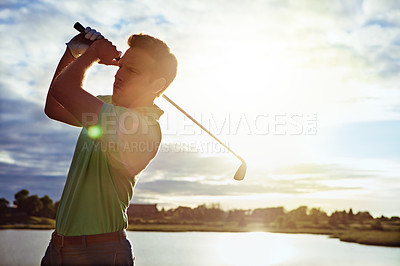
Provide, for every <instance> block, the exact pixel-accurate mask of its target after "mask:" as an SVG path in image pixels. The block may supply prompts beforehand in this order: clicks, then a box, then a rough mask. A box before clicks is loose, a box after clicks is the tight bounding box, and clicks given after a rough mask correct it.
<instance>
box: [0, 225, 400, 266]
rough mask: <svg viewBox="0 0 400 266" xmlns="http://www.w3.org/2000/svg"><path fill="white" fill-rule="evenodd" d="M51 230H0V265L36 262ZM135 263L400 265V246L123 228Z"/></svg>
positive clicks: (320, 237) (321, 237) (302, 237)
mask: <svg viewBox="0 0 400 266" xmlns="http://www.w3.org/2000/svg"><path fill="white" fill-rule="evenodd" d="M51 232H52V231H50V230H0V265H39V264H40V260H41V258H42V256H43V254H44V251H45V249H46V247H47V245H48V242H49V240H50V235H51ZM128 237H129V239H130V240H131V241H132V243H133V249H134V253H135V257H136V264H135V265H136V266H147V265H151V266H154V265H177V266H178V265H182V266H183V265H184V266H191V265H207V266H208V265H211V266H213V265H215V266H217V265H218V266H219V265H240V266H247V265H249V266H256V265H263V266H264V265H296V266H297V265H307V266H309V265H351V266H356V265H363V266H365V265H374V266H375V265H385V266H386V265H387V266H389V265H400V248H390V247H376V246H365V245H359V244H355V243H345V242H341V241H339V240H338V239H330V238H328V237H327V236H324V235H306V234H275V233H265V232H252V233H214V232H210V233H208V232H184V233H165V232H128Z"/></svg>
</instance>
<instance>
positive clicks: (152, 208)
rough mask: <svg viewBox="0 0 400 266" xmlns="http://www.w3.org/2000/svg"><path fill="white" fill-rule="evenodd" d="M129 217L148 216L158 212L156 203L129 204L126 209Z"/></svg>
mask: <svg viewBox="0 0 400 266" xmlns="http://www.w3.org/2000/svg"><path fill="white" fill-rule="evenodd" d="M127 213H128V217H129V218H137V217H139V218H149V217H154V216H156V215H157V214H158V209H157V204H130V205H129V207H128V210H127Z"/></svg>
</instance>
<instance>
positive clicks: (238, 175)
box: [233, 161, 247, 181]
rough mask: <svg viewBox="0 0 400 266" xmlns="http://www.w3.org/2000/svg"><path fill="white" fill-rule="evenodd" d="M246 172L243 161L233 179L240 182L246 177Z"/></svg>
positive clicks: (245, 165)
mask: <svg viewBox="0 0 400 266" xmlns="http://www.w3.org/2000/svg"><path fill="white" fill-rule="evenodd" d="M246 170H247V164H246V162H245V161H242V165H241V166H240V167H239V169H238V170H237V171H236V173H235V176H234V177H233V179H235V180H237V181H242V180H243V178H244V176H245V175H246Z"/></svg>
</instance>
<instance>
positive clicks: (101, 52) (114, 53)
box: [87, 39, 122, 66]
mask: <svg viewBox="0 0 400 266" xmlns="http://www.w3.org/2000/svg"><path fill="white" fill-rule="evenodd" d="M87 54H89V55H91V56H94V57H95V59H98V60H99V61H98V63H99V64H103V65H114V66H118V59H119V58H120V57H121V55H122V53H121V52H120V51H118V50H117V47H116V46H115V45H113V44H112V42H110V41H109V40H107V39H101V40H97V41H95V42H94V43H93V44H92V45H91V46H90V47H89V48H88V50H87Z"/></svg>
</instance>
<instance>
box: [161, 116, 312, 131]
mask: <svg viewBox="0 0 400 266" xmlns="http://www.w3.org/2000/svg"><path fill="white" fill-rule="evenodd" d="M193 117H194V118H195V119H196V120H197V121H198V122H199V123H200V124H201V125H203V126H204V127H205V128H207V129H208V130H209V131H210V132H212V133H213V134H214V135H249V136H250V135H257V136H260V135H261V136H262V135H293V136H297V135H316V134H317V131H318V130H317V113H311V114H304V113H279V114H259V115H247V114H245V113H243V114H240V115H231V114H227V115H225V116H223V117H221V116H218V117H217V116H215V115H213V114H203V113H202V114H200V115H194V116H193ZM172 121H175V122H174V123H173V122H172ZM176 121H178V122H180V123H176ZM160 123H161V127H162V130H163V134H164V135H202V134H205V132H204V131H203V130H201V129H200V128H199V127H198V126H197V125H195V124H194V123H193V122H192V121H191V120H190V119H189V118H187V117H186V116H183V115H181V116H180V117H177V116H174V117H173V118H171V116H168V115H166V117H164V120H162V121H160Z"/></svg>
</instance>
